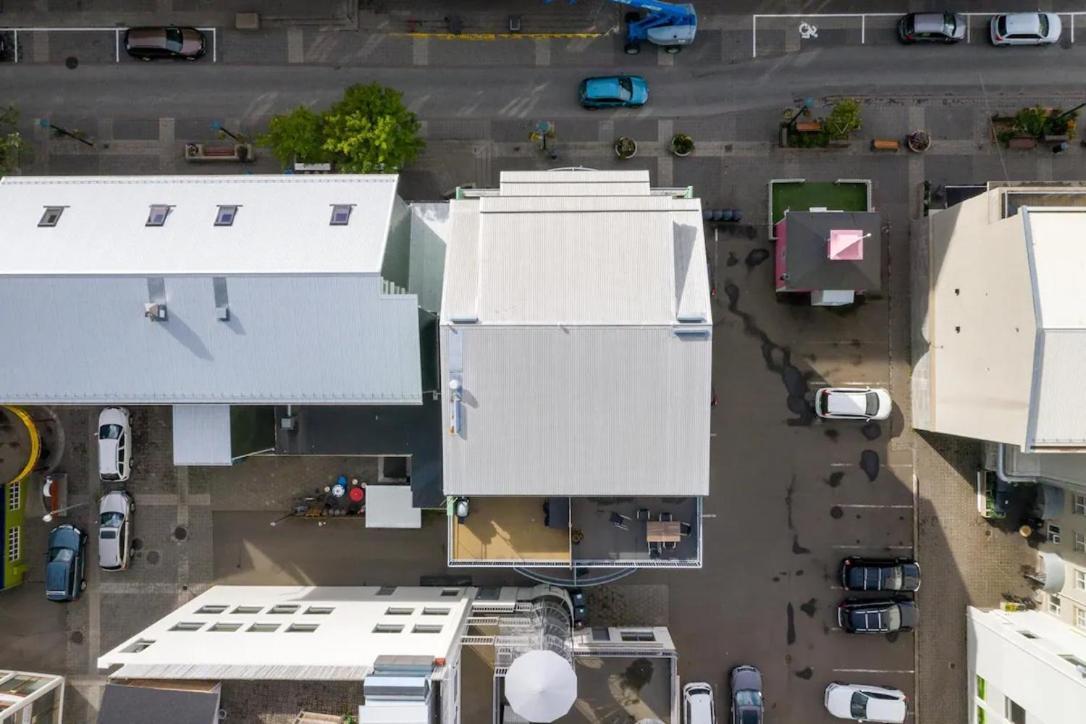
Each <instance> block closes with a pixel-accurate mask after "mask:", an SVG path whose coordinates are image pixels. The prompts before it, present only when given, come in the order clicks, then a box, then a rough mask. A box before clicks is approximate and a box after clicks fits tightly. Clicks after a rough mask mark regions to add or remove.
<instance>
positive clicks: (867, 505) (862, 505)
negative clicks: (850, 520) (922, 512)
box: [837, 503, 913, 510]
mask: <svg viewBox="0 0 1086 724" xmlns="http://www.w3.org/2000/svg"><path fill="white" fill-rule="evenodd" d="M837 507H838V508H909V509H910V510H911V509H912V507H913V506H912V504H911V503H910V504H909V505H877V504H871V503H838V504H837Z"/></svg>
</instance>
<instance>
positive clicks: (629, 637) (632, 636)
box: [619, 630, 656, 641]
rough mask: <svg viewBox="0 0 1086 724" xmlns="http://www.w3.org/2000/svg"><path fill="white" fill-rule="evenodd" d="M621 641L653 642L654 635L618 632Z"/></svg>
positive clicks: (649, 632) (650, 633)
mask: <svg viewBox="0 0 1086 724" xmlns="http://www.w3.org/2000/svg"><path fill="white" fill-rule="evenodd" d="M619 635H620V636H621V638H622V640H623V641H655V640H656V634H654V633H653V632H652V631H644V630H642V631H620V632H619Z"/></svg>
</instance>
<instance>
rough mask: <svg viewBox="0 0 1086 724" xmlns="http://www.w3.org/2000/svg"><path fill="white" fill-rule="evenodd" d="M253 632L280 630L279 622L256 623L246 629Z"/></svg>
mask: <svg viewBox="0 0 1086 724" xmlns="http://www.w3.org/2000/svg"><path fill="white" fill-rule="evenodd" d="M245 630H246V631H249V632H251V633H272V632H273V631H278V630H279V624H277V623H254V624H253V625H252V626H250V627H249V628H247V629H245Z"/></svg>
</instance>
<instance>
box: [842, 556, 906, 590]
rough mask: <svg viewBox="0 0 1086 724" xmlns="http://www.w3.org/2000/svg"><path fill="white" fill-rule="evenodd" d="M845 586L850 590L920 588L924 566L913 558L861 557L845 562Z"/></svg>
mask: <svg viewBox="0 0 1086 724" xmlns="http://www.w3.org/2000/svg"><path fill="white" fill-rule="evenodd" d="M841 585H842V586H844V587H845V590H846V591H910V592H912V591H916V590H918V589H919V588H920V566H919V565H918V564H917V562H916V561H914V560H912V559H909V558H861V557H859V556H849V557H848V558H846V559H844V560H843V561H841Z"/></svg>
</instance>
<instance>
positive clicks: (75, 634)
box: [68, 631, 83, 644]
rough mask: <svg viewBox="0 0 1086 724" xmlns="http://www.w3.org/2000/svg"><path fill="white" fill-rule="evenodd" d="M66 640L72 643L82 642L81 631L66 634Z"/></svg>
mask: <svg viewBox="0 0 1086 724" xmlns="http://www.w3.org/2000/svg"><path fill="white" fill-rule="evenodd" d="M68 640H69V641H71V642H72V643H73V644H81V643H83V632H82V631H72V633H71V635H70V636H68Z"/></svg>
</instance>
